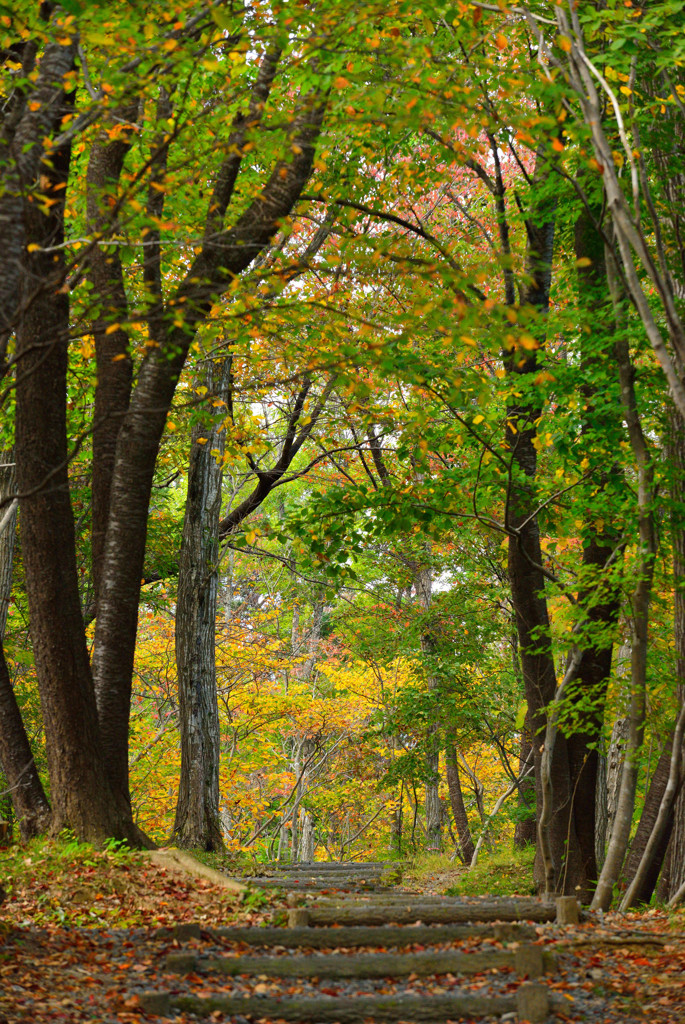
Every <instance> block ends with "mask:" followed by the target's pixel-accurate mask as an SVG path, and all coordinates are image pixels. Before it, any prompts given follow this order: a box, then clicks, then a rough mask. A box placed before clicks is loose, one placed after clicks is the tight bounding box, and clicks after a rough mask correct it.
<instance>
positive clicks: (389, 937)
mask: <svg viewBox="0 0 685 1024" xmlns="http://www.w3.org/2000/svg"><path fill="white" fill-rule="evenodd" d="M535 935H536V932H535V928H533V926H532V925H525V924H515V923H514V924H443V925H441V924H434V925H418V926H414V927H412V928H411V930H407V929H406V928H398V927H397V926H395V925H378V926H372V927H369V928H364V927H363V926H362V927H351V928H347V927H343V928H309V927H305V928H237V927H236V928H204V927H203V926H202V925H199V924H195V923H187V924H178V925H176V926H175V928H173V929H169V928H160V929H159V931H158V932H156V933H155V937H156V938H159V939H168V938H173V939H177V940H178V941H179V942H185V941H187V940H188V939H207V941H209V942H212V941H214V940H215V939H221V940H223V941H225V942H237V943H238V942H239V943H243V944H244V945H246V946H284V947H286V948H296V947H298V946H303V947H304V948H308V949H341V948H342V949H345V948H349V947H355V946H382V947H384V948H386V949H388V948H391V947H393V946H409V945H413V944H414V943H417V942H418V943H420V944H421V945H438V944H442V943H446V942H457V941H459V940H462V939H470V938H475V937H481V938H484V939H494V940H495V941H497V942H521V941H524V940H526V939H534V938H535Z"/></svg>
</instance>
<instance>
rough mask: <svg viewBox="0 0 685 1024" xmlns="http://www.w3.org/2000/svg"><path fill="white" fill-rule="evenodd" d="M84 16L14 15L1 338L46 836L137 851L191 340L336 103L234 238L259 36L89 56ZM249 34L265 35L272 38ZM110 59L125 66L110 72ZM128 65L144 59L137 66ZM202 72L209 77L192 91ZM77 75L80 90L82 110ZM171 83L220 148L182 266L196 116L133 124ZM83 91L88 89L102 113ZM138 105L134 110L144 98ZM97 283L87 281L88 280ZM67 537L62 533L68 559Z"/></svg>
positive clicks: (184, 26)
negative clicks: (75, 463)
mask: <svg viewBox="0 0 685 1024" xmlns="http://www.w3.org/2000/svg"><path fill="white" fill-rule="evenodd" d="M79 15H80V16H79V17H78V18H77V17H76V15H75V14H69V13H67V12H65V11H64V10H63V9H62V8H58V7H56V6H55V7H53V5H49V4H45V5H42V7H41V12H40V18H37V17H35V16H34V15H33V13H32V12H31V6H30V5H27V7H26V9H25V10H24V9H22V11H21V12H18V13H17V14H16V17H15V20H14V21H13V23H12V26H11V27H10V31H9V33H8V34H9V46H10V47H11V52H12V54H17V55H19V56H20V58H21V60H22V61H23V64H22V66H21V72H20V74H19V75H18V76H17V81H16V83H13V85H14V88H12V89H11V90H10V92H9V95H10V102H9V104H8V107H7V108H6V109H7V115H6V119H5V124H4V136H3V146H4V157H3V179H4V180H3V191H2V196H1V197H0V201H1V202H2V206H3V216H4V221H5V224H6V228H5V236H6V245H5V246H4V248H3V268H2V269H3V274H4V275H5V276H4V281H5V282H6V284H7V286H8V287H6V288H5V289H4V290H3V296H2V299H3V305H2V318H3V325H4V331H5V335H4V336H5V340H6V341H8V340H9V337H10V336H11V332H12V331H14V335H15V338H16V348H15V351H14V352H13V353H12V354H11V360H12V363H13V364H16V366H17V371H18V372H17V383H16V406H17V411H16V442H15V450H16V460H17V485H18V490H19V492H20V503H21V529H22V549H23V558H24V565H25V569H26V580H27V589H28V594H29V604H30V610H31V630H32V637H33V644H34V650H35V657H36V666H37V672H38V679H39V685H40V692H41V703H42V708H43V716H44V721H45V730H46V742H47V755H48V762H49V771H50V779H51V793H52V804H53V808H52V809H53V826H52V827H53V828H54V829H55V830H59V829H61V828H64V827H71V828H73V829H74V830H75V831H76V833H77V834H78V835H80V836H82V837H85V838H92V839H96V840H102V839H103V838H104V837H105V836H108V835H111V836H116V837H119V838H125V839H127V840H129V841H131V842H136V843H137V842H141V841H143V837H142V836H141V835H140V834H139V832H138V830H137V829H136V827H135V826H134V824H133V820H132V817H131V807H130V796H129V792H128V755H127V750H128V718H129V704H130V692H131V671H132V664H133V650H134V645H135V637H136V623H137V615H138V600H139V592H140V580H141V577H142V569H143V558H144V551H145V534H146V519H147V509H148V504H149V499H150V491H151V487H152V482H153V476H154V470H155V461H156V457H157V452H158V450H159V444H160V439H161V437H162V433H163V430H164V425H165V421H166V417H167V413H168V411H169V408H170V406H171V402H172V399H173V396H174V392H175V388H176V385H177V382H178V379H179V376H180V373H181V371H182V369H183V365H184V363H185V360H186V357H187V354H188V351H189V349H190V346H191V343H192V340H193V337H194V334H195V331H196V329H197V327H198V326H199V325H200V324H201V323H202V322H203V321H204V320H205V319H206V318H207V316H208V315H209V313H210V312H211V309H212V305H213V303H214V302H215V301H216V299H217V298H218V297H219V296H220V295H221V294H222V293H224V292H226V291H227V290H229V289H231V288H234V287H235V285H234V282H236V281H237V280H238V279H239V276H240V274H241V273H242V272H243V271H244V270H245V269H246V268H247V267H248V266H249V264H250V263H251V262H252V260H253V259H254V258H255V256H257V255H258V254H259V252H260V251H261V250H262V249H263V248H264V247H265V246H266V245H268V243H269V241H270V240H271V238H273V236H274V234H275V233H276V231H277V230H278V229H279V225H280V224H281V222H282V220H283V218H285V217H287V216H288V214H289V213H290V211H291V209H292V207H293V205H294V203H295V202H296V200H297V198H298V196H299V194H300V193H301V191H302V189H303V187H304V184H305V182H306V180H307V178H308V176H309V173H310V170H311V167H312V162H313V158H314V149H315V145H316V140H317V138H318V135H319V133H320V129H321V123H322V118H323V114H324V108H325V98H324V91H322V89H321V88H320V87H319V80H317V79H316V77H315V76H314V78H311V77H310V81H311V83H312V84H311V86H310V87H308V86H306V85H304V86H303V87H302V88H300V89H299V92H298V95H297V96H296V98H295V100H294V103H291V104H290V109H289V111H288V113H287V114H286V117H285V124H284V127H283V130H282V131H280V132H279V133H277V134H278V140H277V141H276V138H275V137H274V135H273V134H270V135H268V136H267V138H268V141H269V146H268V147H267V151H265V152H263V154H262V159H263V161H264V167H265V169H264V171H263V172H262V170H261V168H259V169H258V170H257V173H256V175H255V173H254V172H252V169H250V170H249V171H248V173H247V177H248V178H249V179H251V180H250V184H249V186H248V193H247V197H246V201H245V200H243V201H242V202H241V206H240V208H239V209H238V210H237V211H236V213H235V214H234V216H233V220H232V223H231V224H230V226H228V227H227V226H225V224H226V216H227V211H228V209H229V207H230V206H231V203H232V200H233V201H235V197H236V193H235V185H236V181H237V179H238V177H239V172H240V171H241V167H242V165H243V157H244V154H245V152H246V151H247V150H249V149H251V148H253V147H254V145H255V141H258V138H259V136H258V132H257V125H256V124H254V123H253V122H252V121H250V119H249V117H248V118H247V121H246V119H245V117H244V115H242V114H241V113H240V109H239V104H240V101H241V98H242V90H243V89H244V87H245V84H247V85H248V87H249V83H250V78H251V76H252V75H253V72H254V70H255V65H254V64H250V63H249V62H246V61H245V60H244V55H245V54H246V52H247V50H248V49H251V48H253V47H254V43H255V40H254V39H253V40H251V41H248V33H249V32H250V31H251V26H248V24H247V23H246V22H245V21H244V20H243V19H242V18H241V17H236V18H234V17H233V16H232V15H231V13H230V11H229V10H228V9H224V8H223V7H222V8H220V9H219V11H218V13H217V12H215V11H214V9H213V8H211V7H209V8H200V10H199V12H195V11H190V10H188V11H183V12H176V13H175V14H174V19H173V21H172V22H170V23H169V24H168V26H167V27H165V29H164V30H163V31H162V33H161V34H159V33H158V32H157V29H156V28H155V29H153V33H152V35H153V36H154V38H153V39H152V41H151V42H149V41H148V39H147V38H146V35H145V32H146V31H147V32H148V35H150V32H149V28H150V25H151V24H152V23H151V22H149V21H148V20H147V19H144V20H143V21H142V22H140V23H133V22H131V21H130V20H127V19H126V18H123V19H122V20H116V19H114V20H112V21H111V22H109V23H108V25H109V34H108V36H107V39H106V43H105V45H104V47H103V45H102V44H101V43H99V42H98V41H97V40H98V33H97V29H96V25H95V24H94V20H93V12H92V11H91V13H90V16H87V15H86V14H84V13H83V12H79ZM331 24H333V25H334V20H332V21H331ZM12 28H14V30H15V33H16V34H15V35H12V32H11V29H12ZM255 28H256V29H257V37H259V35H260V28H259V27H258V26H255ZM261 30H262V38H266V39H267V40H268V37H269V36H273V34H274V33H273V31H270V30H269V29H268V28H267V27H266V26H261ZM100 38H101V37H100ZM314 45H315V44H314ZM230 47H232V48H233V49H232V50H231V52H233V53H242V55H243V56H242V57H241V58H240V69H239V71H238V72H237V73H236V74H235V75H234V76H233V77H232V76H231V73H230V72H229V68H230V67H231V61H230V60H228V61H227V62H225V61H224V60H223V58H222V59H221V60H219V66H218V73H219V74H220V73H221V71H222V70H223V72H224V73H225V74H226V77H227V82H228V87H229V88H228V92H226V91H224V92H222V94H221V98H220V101H219V102H218V103H211V102H209V101H208V98H209V96H210V95H211V92H212V89H213V82H214V68H215V66H216V58H215V57H214V52H215V51H217V52H218V53H219V54H220V55H222V54H223V53H224V51H226V50H227V49H229V48H230ZM112 48H113V50H114V51H116V52H117V53H118V60H111V59H109V61H108V63H105V59H106V54H107V55H108V56H109V57H110V58H111V50H112ZM136 48H137V49H138V51H139V52H140V53H142V54H143V56H142V57H140V56H132V55H131V53H132V51H133V50H134V49H136ZM257 50H258V51H259V52H260V56H261V60H260V61H259V63H258V64H257V65H256V71H257V77H256V79H255V85H254V88H255V90H256V91H257V94H258V95H261V94H260V90H262V91H263V93H264V95H263V97H262V98H261V99H260V104H261V103H262V101H265V100H266V97H267V96H268V94H269V91H270V89H271V87H272V85H273V81H274V77H275V75H276V69H277V67H279V63H280V62H281V61H282V60H283V58H282V56H281V54H282V50H281V48H280V47H278V46H277V47H276V48H274V46H273V45H271V44H270V43H269V42H268V41H267V42H264V43H263V44H262V45H261V46H260V45H257ZM299 56H300V57H301V56H302V55H301V54H300V55H299ZM198 61H199V67H200V69H201V72H200V74H199V76H196V70H197V68H198ZM77 65H80V68H81V70H82V78H81V79H80V84H79V85H78V89H77V92H76V95H75V94H74V87H75V86H76V85H77V83H79V75H78V70H77ZM205 72H206V73H205ZM309 73H310V76H311V75H313V74H314V73H313V72H311V71H310V72H309ZM93 74H97V76H98V77H100V76H101V78H102V82H103V85H102V88H101V89H100V90H99V91H95V90H94V87H93V85H92V77H91V76H92V75H93ZM198 80H199V86H200V88H199V92H196V91H195V89H196V86H195V83H196V82H197V81H198ZM160 86H161V88H162V90H163V92H166V94H167V96H171V97H173V96H174V95H175V94H177V95H178V96H179V97H182V98H183V100H184V102H188V103H189V108H190V109H193V108H194V109H195V111H196V112H197V114H198V116H203V117H205V116H206V117H207V119H209V118H211V119H212V120H213V122H214V125H215V127H216V129H217V132H218V135H217V139H218V142H217V141H215V142H214V144H213V145H214V152H215V154H216V156H215V160H214V164H213V172H212V178H213V181H212V183H211V186H210V197H209V201H208V202H205V210H206V213H205V217H204V224H203V228H202V238H201V240H200V242H199V244H198V245H195V246H193V245H192V244H189V245H186V249H187V250H188V255H187V256H185V255H184V256H183V258H182V259H181V260H180V262H179V261H176V260H175V259H174V260H172V261H169V260H168V258H167V257H168V253H167V250H165V246H164V243H165V241H166V239H163V238H161V237H160V236H159V235H157V236H156V235H155V233H154V232H155V229H157V230H158V231H161V229H160V223H162V222H161V221H160V217H161V214H162V212H166V210H164V211H162V210H161V206H163V205H165V204H160V202H159V200H158V198H157V197H158V195H159V194H160V192H161V194H162V196H166V195H167V194H168V189H169V186H170V183H171V179H173V175H171V172H170V171H169V170H167V169H165V166H164V164H163V161H162V159H161V158H162V156H164V160H165V161H166V160H167V155H166V154H167V151H169V152H170V151H172V149H173V145H174V144H177V143H178V142H179V141H180V139H181V138H182V133H183V131H184V130H185V129H186V127H187V126H188V120H187V116H188V112H187V111H186V110H184V111H183V112H182V113H181V112H180V111H179V112H178V113H177V115H176V120H175V122H174V123H173V124H172V125H168V119H167V126H168V130H167V132H166V133H165V134H164V135H163V137H161V140H160V134H159V125H158V123H156V119H155V118H152V119H149V118H148V116H147V115H146V114H145V113H143V116H142V119H141V123H140V124H139V123H138V122H137V121H133V120H131V115H132V113H133V105H132V103H133V99H132V98H133V97H134V96H141V95H142V96H145V97H146V99H147V98H150V97H151V96H152V97H154V95H155V92H157V91H158V87H160ZM289 87H290V88H292V87H293V83H292V80H291V81H290V83H289ZM324 90H325V86H324ZM89 92H95V98H94V99H92V100H91V99H90V97H89ZM203 104H204V110H203ZM135 105H136V108H137V109H138V110H140V106H139V102H138V101H136V102H135ZM146 109H147V110H148V111H149V104H148V105H147V108H146ZM163 114H164V109H163V106H162V107H161V108H160V107H158V109H157V115H156V116H157V118H160V119H163ZM260 115H261V107H260ZM90 125H94V126H95V127H94V129H93V130H92V132H91V133H90V134H89V135H83V133H84V132H85V130H86V128H88V126H90ZM226 125H228V128H226V127H225V126H226ZM169 129H170V130H169ZM136 134H139V135H140V137H141V139H142V140H143V144H144V146H145V147H146V148H147V153H148V154H149V156H147V157H146V156H145V154H144V152H143V153H141V154H140V155H141V156H142V157H143V159H142V160H140V159H138V153H136V160H134V161H133V164H134V166H132V167H131V169H130V170H127V171H126V172H124V160H125V157H126V156H128V155H129V154H131V153H132V152H133V147H132V145H131V139H132V138H133V137H134V136H135V135H136ZM82 137H83V139H84V142H83V143H82V142H79V139H81V138H82ZM246 138H247V139H248V141H247V142H246V141H245V139H246ZM274 143H275V144H274ZM88 144H90V149H91V158H90V168H91V171H90V174H89V179H88V184H87V191H88V217H89V223H90V226H91V229H92V231H94V233H93V234H92V235H91V237H90V238H89V239H88V242H87V244H86V245H85V246H84V247H83V248H82V250H81V251H80V252H78V253H77V257H76V263H75V265H74V264H73V262H72V260H71V259H70V260H67V255H66V253H67V245H71V244H72V243H71V242H70V240H69V239H66V238H65V223H69V221H68V220H67V219H66V218H67V207H68V204H70V203H71V202H72V201H74V200H75V198H76V196H75V192H76V190H77V189H78V178H77V170H76V168H77V165H78V161H77V160H74V159H73V157H74V155H75V154H74V150H76V153H77V154H78V151H79V149H81V148H83V147H84V145H85V146H87V145H88ZM139 152H140V151H139ZM190 155H192V158H193V159H195V160H197V159H198V158H199V157H200V155H201V151H198V150H193V149H192V148H191V149H190V150H188V149H186V150H185V152H183V151H179V162H178V165H177V166H176V168H175V174H176V175H178V174H179V173H180V169H181V168H183V167H185V164H186V160H187V159H188V157H189V156H190ZM269 165H270V167H269ZM197 166H198V165H197V164H196V167H197ZM267 168H268V169H267ZM167 175H169V176H170V177H169V179H167V180H166V184H161V183H160V180H159V179H160V178H162V179H165V178H166V176H167ZM260 176H261V180H260ZM191 177H192V175H191ZM255 178H256V180H255ZM186 180H188V179H186ZM146 185H147V186H148V188H149V195H148V203H147V208H146V210H145V215H144V216H143V217H142V220H139V221H138V222H137V223H136V218H135V213H136V209H137V208H136V203H138V201H137V200H136V199H135V192H136V190H137V188H139V187H144V186H146ZM72 193H74V200H72ZM241 198H242V197H241ZM202 201H203V200H202V188H200V189H199V202H200V203H202ZM196 202H197V200H196ZM131 204H132V206H131ZM140 207H141V204H140V203H138V208H140ZM69 211H70V212H71V207H69ZM193 212H195V211H193ZM123 218H126V225H127V231H129V232H130V231H131V230H133V232H134V238H136V239H138V240H139V243H140V244H139V248H138V250H137V258H135V259H134V260H133V263H132V264H131V265H129V266H127V267H126V273H124V264H123V261H122V260H121V259H119V258H117V251H118V249H119V248H120V239H121V232H122V230H123V229H124V222H123ZM146 229H147V230H146ZM150 232H152V236H151V238H150V239H147V238H146V235H147V234H149V233H150ZM169 240H170V241H172V242H173V238H171V239H169ZM193 248H194V249H195V252H193V251H192V250H193ZM172 251H173V247H172ZM103 259H104V264H105V265H104V266H103V265H102V264H103ZM89 271H92V273H91V275H90V281H89V283H88V284H85V282H84V281H83V273H84V272H86V273H88V272H89ZM138 275H140V276H138ZM141 278H142V280H141ZM74 281H75V282H76V283H77V284H78V285H80V287H81V292H80V294H79V301H78V302H76V303H72V302H70V296H69V290H70V287H71V286H72V282H74ZM72 305H73V307H74V308H72ZM76 315H78V316H80V317H81V318H82V319H85V320H86V321H87V320H88V319H89V318H92V319H94V320H95V325H94V333H95V337H96V363H97V374H98V379H97V387H96V400H95V406H96V409H97V413H96V414H95V419H94V421H93V424H94V427H95V428H96V433H99V442H98V444H97V445H95V446H94V453H93V458H94V467H93V486H94V492H95V493H94V498H93V506H94V508H98V509H99V510H100V511H99V512H97V513H96V517H95V523H94V525H95V528H96V533H97V531H98V529H99V530H100V532H101V531H102V523H103V522H104V521H105V519H106V524H107V525H106V532H105V537H104V541H103V540H102V537H100V538H97V539H96V542H95V544H94V551H95V553H96V554H95V557H96V568H95V576H96V580H97V583H96V600H97V607H96V616H97V617H96V627H95V639H94V645H93V659H92V670H91V665H90V662H89V657H88V649H87V645H86V639H85V632H84V626H83V618H82V613H81V608H80V605H79V594H78V584H77V574H76V562H75V537H74V525H73V516H72V510H71V506H70V499H69V478H68V466H69V460H70V452H69V444H68V436H67V392H66V381H67V374H68V367H69V363H68V351H69V344H70V342H71V340H72V338H73V336H74V318H75V316H76ZM138 323H141V324H143V323H144V324H145V325H146V328H147V332H148V333H147V340H146V341H145V342H144V343H143V344H142V345H140V347H138V345H137V344H136V343H135V341H134V337H135V332H137V331H138V328H137V327H134V326H133V324H138ZM122 327H127V329H126V330H122ZM132 370H134V371H135V383H134V384H133V385H131V383H130V382H131V381H132V379H133V374H132V372H131V371H132ZM37 410H40V415H37ZM105 435H106V436H105ZM103 508H104V509H106V515H105V513H104V512H103V511H102V509H103ZM55 533H57V535H59V536H60V544H58V545H56V544H55V543H54V536H55ZM100 552H101V553H100Z"/></svg>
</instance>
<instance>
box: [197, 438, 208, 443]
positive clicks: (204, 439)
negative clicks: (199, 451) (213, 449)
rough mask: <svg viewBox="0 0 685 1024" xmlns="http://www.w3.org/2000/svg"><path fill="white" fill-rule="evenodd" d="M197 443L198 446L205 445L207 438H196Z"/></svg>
mask: <svg viewBox="0 0 685 1024" xmlns="http://www.w3.org/2000/svg"><path fill="white" fill-rule="evenodd" d="M197 443H198V444H207V438H206V437H198V439H197Z"/></svg>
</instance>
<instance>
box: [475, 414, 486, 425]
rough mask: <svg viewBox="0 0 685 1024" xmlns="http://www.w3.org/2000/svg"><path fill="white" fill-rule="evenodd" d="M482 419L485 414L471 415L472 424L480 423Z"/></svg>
mask: <svg viewBox="0 0 685 1024" xmlns="http://www.w3.org/2000/svg"><path fill="white" fill-rule="evenodd" d="M484 419H485V416H474V417H473V422H474V424H478V423H482V422H483V420H484Z"/></svg>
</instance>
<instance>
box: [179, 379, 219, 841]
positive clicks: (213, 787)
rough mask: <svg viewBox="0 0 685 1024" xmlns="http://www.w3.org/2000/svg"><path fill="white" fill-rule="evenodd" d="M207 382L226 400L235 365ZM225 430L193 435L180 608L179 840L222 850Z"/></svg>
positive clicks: (197, 428) (204, 430) (201, 428)
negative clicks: (220, 630) (218, 639)
mask: <svg viewBox="0 0 685 1024" xmlns="http://www.w3.org/2000/svg"><path fill="white" fill-rule="evenodd" d="M206 378H207V379H206V382H205V381H204V378H203V382H204V383H205V384H206V386H207V387H208V390H209V392H210V394H213V395H214V396H215V397H216V400H218V401H223V402H226V400H227V393H228V389H229V386H230V360H229V359H225V360H224V361H223V362H222V363H221V364H219V365H218V366H217V367H211V366H210V367H209V368H208V371H207V373H206ZM223 438H224V432H223V431H221V432H219V431H218V430H217V426H216V424H213V425H212V426H211V427H204V426H202V425H196V426H194V427H193V429H192V433H191V442H190V443H191V449H190V464H189V470H188V495H187V498H186V511H185V520H184V523H183V540H182V542H181V555H180V564H179V577H178V597H177V603H176V667H177V672H178V702H179V727H180V734H181V780H180V786H179V791H178V802H177V804H176V819H175V821H174V828H173V836H174V839H175V841H176V843H177V844H178V846H180V847H182V848H183V847H186V848H193V847H198V848H200V849H203V850H221V849H223V845H224V844H223V838H222V835H221V824H220V817H219V755H220V746H221V730H220V725H219V707H218V703H217V692H216V662H215V653H214V652H215V636H216V615H217V590H218V561H219V517H220V513H221V481H222V471H221V464H222V460H221V457H222V455H223V449H224V441H223Z"/></svg>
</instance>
